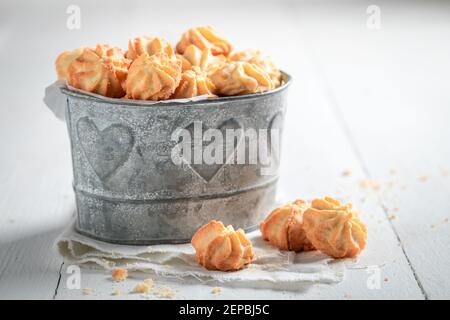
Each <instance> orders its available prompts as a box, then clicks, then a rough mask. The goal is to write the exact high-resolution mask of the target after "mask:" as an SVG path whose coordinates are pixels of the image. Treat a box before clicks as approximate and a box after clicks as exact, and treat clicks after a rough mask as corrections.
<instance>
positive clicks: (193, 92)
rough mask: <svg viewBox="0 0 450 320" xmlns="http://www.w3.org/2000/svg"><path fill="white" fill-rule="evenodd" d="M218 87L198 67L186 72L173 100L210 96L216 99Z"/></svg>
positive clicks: (182, 75)
mask: <svg viewBox="0 0 450 320" xmlns="http://www.w3.org/2000/svg"><path fill="white" fill-rule="evenodd" d="M215 90H216V87H215V86H214V84H213V83H212V81H211V80H210V79H209V78H208V77H207V76H206V74H205V73H204V72H202V71H201V70H200V69H199V68H198V67H192V68H191V70H187V71H184V72H183V73H182V74H181V81H180V84H179V85H178V87H177V88H176V90H175V93H174V94H173V96H172V99H183V98H192V97H195V96H202V95H208V96H210V97H215V96H216V95H215V94H214V92H215Z"/></svg>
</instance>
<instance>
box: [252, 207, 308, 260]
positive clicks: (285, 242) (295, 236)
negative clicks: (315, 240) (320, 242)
mask: <svg viewBox="0 0 450 320" xmlns="http://www.w3.org/2000/svg"><path fill="white" fill-rule="evenodd" d="M307 208H308V205H307V204H306V202H304V201H303V200H297V201H296V202H295V203H288V204H286V205H284V206H281V207H279V208H277V209H275V210H273V211H272V212H271V213H270V215H269V216H268V217H267V218H266V219H265V220H264V222H262V223H261V224H260V225H259V229H260V230H261V233H262V237H263V239H264V240H266V241H269V242H270V244H272V245H274V246H275V247H277V248H279V249H281V250H290V251H297V252H298V251H308V250H314V247H313V246H312V244H311V242H310V241H309V240H308V239H307V238H306V234H305V231H304V230H303V213H304V212H305V210H306V209H307Z"/></svg>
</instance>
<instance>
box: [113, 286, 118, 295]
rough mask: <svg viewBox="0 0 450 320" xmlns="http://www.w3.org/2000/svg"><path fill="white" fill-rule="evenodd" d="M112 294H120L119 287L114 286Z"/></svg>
mask: <svg viewBox="0 0 450 320" xmlns="http://www.w3.org/2000/svg"><path fill="white" fill-rule="evenodd" d="M113 296H120V289H119V288H115V289H114V292H113Z"/></svg>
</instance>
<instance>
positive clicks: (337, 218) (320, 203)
mask: <svg viewBox="0 0 450 320" xmlns="http://www.w3.org/2000/svg"><path fill="white" fill-rule="evenodd" d="M303 228H304V230H305V232H306V236H307V237H308V239H309V240H310V241H311V243H312V244H313V246H314V247H315V248H316V249H318V250H320V251H322V252H323V253H325V254H327V255H329V256H331V257H334V258H345V257H354V256H356V255H358V254H359V253H360V252H361V250H363V249H364V248H365V246H366V238H367V229H366V226H365V225H364V223H362V222H361V220H360V219H359V218H358V216H357V215H356V214H355V213H354V212H353V211H352V205H351V204H347V205H342V204H341V203H340V202H339V201H337V200H335V199H333V198H330V197H325V198H324V199H314V200H313V201H312V203H311V207H310V208H308V209H307V210H306V211H305V213H304V215H303Z"/></svg>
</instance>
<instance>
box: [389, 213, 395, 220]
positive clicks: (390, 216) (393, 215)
mask: <svg viewBox="0 0 450 320" xmlns="http://www.w3.org/2000/svg"><path fill="white" fill-rule="evenodd" d="M388 219H389V220H391V221H392V220H395V219H397V216H396V215H395V214H391V215H389V217H388Z"/></svg>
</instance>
